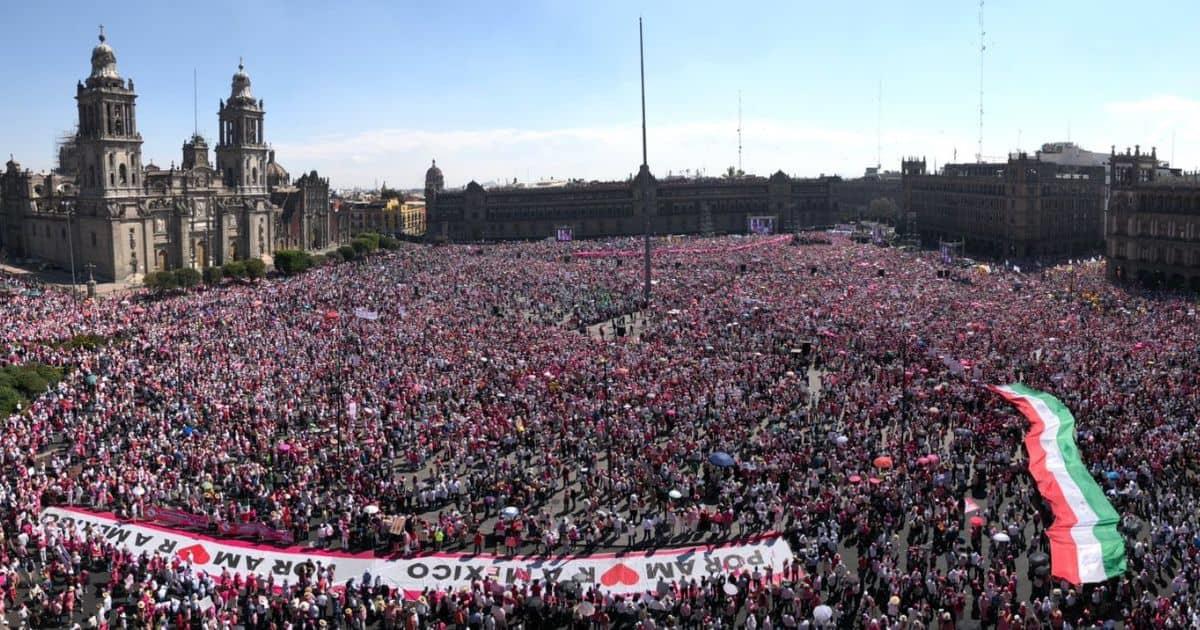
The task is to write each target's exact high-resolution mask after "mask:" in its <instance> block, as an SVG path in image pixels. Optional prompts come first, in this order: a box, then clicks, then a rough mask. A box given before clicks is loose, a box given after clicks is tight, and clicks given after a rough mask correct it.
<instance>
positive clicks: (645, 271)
mask: <svg viewBox="0 0 1200 630" xmlns="http://www.w3.org/2000/svg"><path fill="white" fill-rule="evenodd" d="M638 66H639V68H640V71H641V75H642V169H641V170H642V172H641V173H640V174H639V175H640V179H641V182H640V184H639V185H640V186H641V187H642V191H641V197H642V222H643V223H642V228H643V229H642V232H643V233H642V245H643V248H642V249H643V252H642V278H643V284H642V308H644V309H649V308H650V206H649V203H648V200H647V199H646V191H647V189H648V188H649V187H650V186H649V179H650V166H649V163H648V161H647V159H646V49H645V45H644V44H643V40H642V18H640V17H639V18H638Z"/></svg>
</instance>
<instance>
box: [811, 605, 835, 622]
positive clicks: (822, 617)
mask: <svg viewBox="0 0 1200 630" xmlns="http://www.w3.org/2000/svg"><path fill="white" fill-rule="evenodd" d="M813 619H815V620H816V621H817V623H825V622H827V621H829V620H830V619H833V609H832V608H830V607H829V606H826V605H825V604H821V605H820V606H817V607H816V608H814V609H813Z"/></svg>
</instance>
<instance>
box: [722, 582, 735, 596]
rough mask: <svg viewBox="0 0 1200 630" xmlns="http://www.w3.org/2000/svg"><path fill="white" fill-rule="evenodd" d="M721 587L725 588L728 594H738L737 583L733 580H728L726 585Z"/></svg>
mask: <svg viewBox="0 0 1200 630" xmlns="http://www.w3.org/2000/svg"><path fill="white" fill-rule="evenodd" d="M721 588H722V589H724V590H725V594H726V595H737V592H738V588H737V584H734V583H733V582H726V583H725V586H723V587H721Z"/></svg>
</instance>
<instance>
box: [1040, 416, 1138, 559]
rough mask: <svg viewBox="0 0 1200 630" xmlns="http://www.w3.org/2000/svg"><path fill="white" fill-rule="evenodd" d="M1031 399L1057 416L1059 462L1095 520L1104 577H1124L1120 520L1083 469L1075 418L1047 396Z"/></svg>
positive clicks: (1102, 491) (1123, 545)
mask: <svg viewBox="0 0 1200 630" xmlns="http://www.w3.org/2000/svg"><path fill="white" fill-rule="evenodd" d="M1032 395H1033V396H1034V397H1036V398H1038V399H1039V400H1041V401H1042V402H1044V403H1046V406H1047V407H1049V408H1050V410H1051V411H1053V412H1054V415H1056V416H1058V418H1059V420H1060V422H1061V424H1059V427H1058V448H1059V450H1060V451H1062V454H1063V461H1064V462H1065V463H1066V465H1067V473H1069V474H1070V475H1071V479H1073V480H1074V481H1075V485H1077V486H1079V489H1080V490H1081V491H1082V492H1083V498H1084V499H1086V500H1087V503H1088V506H1090V507H1091V508H1092V511H1093V512H1095V513H1096V517H1097V519H1098V520H1097V521H1096V525H1095V526H1094V527H1093V528H1092V532H1093V533H1094V534H1095V536H1096V540H1099V541H1100V547H1101V549H1103V555H1104V573H1105V575H1107V576H1108V577H1113V576H1115V575H1120V574H1122V573H1124V572H1125V540H1124V539H1123V538H1122V537H1121V534H1120V533H1119V532H1118V531H1117V523H1118V522H1120V518H1121V517H1120V515H1118V514H1117V511H1116V510H1115V509H1113V506H1112V504H1111V503H1109V502H1108V497H1105V496H1104V490H1102V489H1101V488H1100V486H1099V485H1098V484H1097V483H1096V480H1095V479H1093V478H1092V475H1091V473H1089V472H1088V470H1087V466H1085V465H1084V463H1083V457H1082V456H1081V455H1080V453H1079V446H1078V445H1077V444H1076V443H1075V416H1074V415H1072V414H1071V410H1069V409H1067V407H1066V405H1064V404H1062V402H1061V401H1059V400H1058V399H1057V398H1055V397H1054V396H1051V395H1050V394H1047V393H1045V392H1036V393H1034V394H1032Z"/></svg>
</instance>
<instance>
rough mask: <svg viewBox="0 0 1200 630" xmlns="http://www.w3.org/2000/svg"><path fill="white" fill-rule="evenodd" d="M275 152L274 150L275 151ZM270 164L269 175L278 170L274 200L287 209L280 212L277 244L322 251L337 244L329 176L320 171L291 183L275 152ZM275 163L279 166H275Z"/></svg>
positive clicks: (273, 190) (269, 176)
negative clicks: (319, 173)
mask: <svg viewBox="0 0 1200 630" xmlns="http://www.w3.org/2000/svg"><path fill="white" fill-rule="evenodd" d="M273 153H274V152H272V154H273ZM270 159H271V161H270V163H268V165H267V166H268V171H267V172H268V178H269V179H271V178H272V177H271V173H272V171H273V170H274V171H275V173H274V179H275V181H276V184H275V185H272V186H271V202H272V203H274V204H275V205H277V206H279V207H280V208H282V209H283V211H282V212H280V214H279V228H278V235H279V237H278V239H277V243H278V246H279V247H280V248H287V249H306V250H320V249H325V248H327V247H330V246H332V245H334V244H336V242H337V241H336V239H335V236H334V232H335V229H334V226H333V224H334V217H333V211H332V210H331V208H330V205H329V179H328V178H324V177H321V176H320V175H318V174H317V172H316V171H312V172H309V173H306V174H304V175H301V176H300V177H299V178H298V179H297V180H296V181H295V182H289V181H288V178H287V177H286V171H284V170H283V168H282V167H278V165H277V164H275V161H274V155H271V157H270ZM272 166H275V167H278V168H275V169H272V168H271V167H272Z"/></svg>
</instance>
